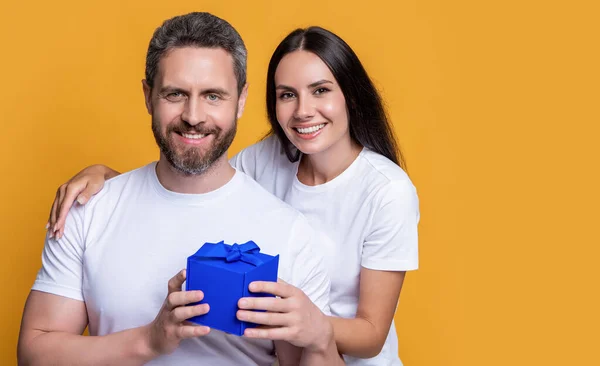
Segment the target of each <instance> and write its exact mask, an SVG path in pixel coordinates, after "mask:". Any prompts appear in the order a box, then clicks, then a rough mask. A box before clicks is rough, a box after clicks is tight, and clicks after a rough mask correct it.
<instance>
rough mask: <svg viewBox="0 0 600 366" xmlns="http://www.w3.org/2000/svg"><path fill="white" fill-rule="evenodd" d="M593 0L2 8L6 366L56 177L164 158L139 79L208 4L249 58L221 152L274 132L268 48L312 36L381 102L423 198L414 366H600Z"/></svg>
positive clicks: (0, 219)
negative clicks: (178, 29)
mask: <svg viewBox="0 0 600 366" xmlns="http://www.w3.org/2000/svg"><path fill="white" fill-rule="evenodd" d="M596 4H597V2H596V1H588V2H584V1H581V0H573V1H569V2H567V1H562V2H559V1H515V0H508V1H481V0H477V1H475V0H472V1H469V0H454V1H441V0H399V1H391V0H390V1H385V2H382V1H373V0H372V1H343V0H335V1H323V0H318V1H317V0H306V1H237V2H236V1H228V2H218V1H151V0H146V1H141V0H136V1H123V0H104V1H81V0H78V1H34V2H28V1H20V2H17V1H7V0H4V1H3V2H2V5H0V82H1V83H0V121H1V123H2V125H1V131H2V132H1V138H0V158H1V159H2V160H1V163H2V164H1V167H2V179H1V180H0V195H1V196H0V202H1V205H2V206H1V207H2V209H1V210H0V215H1V216H0V233H1V239H0V240H1V249H2V254H1V255H0V274H1V276H0V278H1V280H2V283H1V288H2V299H1V301H0V304H1V305H0V307H1V308H0V316H1V317H2V318H1V319H2V323H1V324H2V326H1V328H0V364H2V365H5V364H6V365H8V364H14V363H15V362H16V361H15V360H16V357H15V354H16V341H17V335H18V330H19V322H20V317H21V312H22V307H23V304H24V301H25V298H26V295H27V293H28V291H29V288H30V286H31V285H32V282H33V280H34V278H35V274H36V271H37V270H38V268H39V266H40V254H41V249H42V246H43V237H44V225H45V223H46V218H47V215H48V211H49V207H50V203H51V202H52V199H53V197H54V192H55V189H56V188H57V186H58V185H59V184H60V183H63V182H64V181H65V180H66V179H67V178H68V177H70V176H72V175H73V174H75V173H76V172H77V171H78V170H80V169H81V168H83V167H84V166H86V165H89V164H92V163H98V162H101V163H105V164H108V165H110V166H112V167H114V168H116V169H118V170H121V171H124V170H130V169H132V168H135V167H138V166H141V165H143V164H145V163H147V162H149V161H151V160H154V159H156V158H157V156H158V155H157V149H156V147H155V143H154V140H153V138H152V135H151V132H150V119H149V117H148V116H147V115H146V111H145V109H144V104H143V97H142V87H141V83H140V80H141V79H142V77H143V72H144V58H145V52H146V47H147V44H148V41H149V39H150V37H151V34H152V32H153V30H154V28H155V27H157V26H158V25H159V24H160V23H161V22H162V21H163V20H164V19H166V18H168V17H171V16H173V15H176V14H181V13H185V12H189V11H200V10H203V11H210V12H213V13H214V14H216V15H218V16H221V17H224V18H225V19H227V20H228V21H230V22H231V23H232V24H233V25H234V26H235V27H236V28H237V29H238V30H239V32H240V33H241V34H242V36H243V37H244V39H245V42H246V45H247V47H248V49H249V52H250V53H249V82H250V84H251V88H250V98H249V102H248V106H247V109H246V113H245V115H244V117H243V119H242V120H241V121H240V125H239V132H238V136H237V138H236V140H235V142H234V145H233V148H232V149H231V153H235V152H237V151H239V149H241V148H243V147H245V146H247V145H249V144H251V143H252V142H254V141H256V140H257V138H258V137H259V136H261V135H262V134H263V133H264V132H265V131H266V129H267V125H266V122H265V118H264V116H265V112H264V80H265V74H266V67H267V63H268V59H269V57H270V55H271V52H272V51H273V49H274V47H275V46H276V45H277V43H278V42H279V41H280V40H281V39H282V38H283V37H284V36H285V34H287V33H288V32H289V31H291V30H292V29H294V28H295V27H298V26H307V25H311V24H318V25H322V26H324V27H326V28H329V29H331V30H333V31H334V32H336V33H338V34H339V35H340V36H341V37H343V38H344V39H345V40H346V41H347V42H348V43H349V44H350V45H351V46H352V47H353V48H354V50H355V51H356V52H357V53H358V55H359V57H360V58H361V60H362V61H363V62H364V64H365V66H366V68H367V70H368V72H369V73H370V75H371V76H372V78H373V79H374V81H375V82H376V84H377V86H378V87H379V88H380V89H381V91H382V93H383V96H384V97H385V100H386V101H387V105H388V107H389V112H390V114H391V116H392V120H393V123H394V125H395V129H396V131H397V133H398V135H399V137H400V140H401V144H402V147H403V150H404V152H405V154H406V157H407V161H408V166H409V172H410V174H411V177H412V179H413V180H414V183H415V184H416V186H417V188H418V191H419V195H420V198H421V210H422V222H421V225H420V235H421V240H420V254H421V257H420V259H421V269H420V270H419V271H418V272H415V273H410V274H409V275H408V277H407V282H406V285H405V289H404V291H403V294H402V297H401V301H400V306H399V309H398V314H397V318H396V319H397V327H398V331H399V338H400V353H401V354H402V358H403V360H404V363H405V365H407V366H420V365H424V366H433V365H444V366H475V365H477V366H480V365H489V366H493V365H503V366H504V365H600V356H599V355H598V350H597V347H598V328H599V326H600V324H599V323H600V322H599V316H598V311H599V309H600V301H599V299H598V280H599V279H600V276H599V271H598V268H599V267H600V255H599V254H600V249H599V246H600V237H599V235H598V229H597V228H595V225H596V224H598V219H599V217H600V215H599V214H598V210H599V204H600V202H599V201H600V200H599V195H598V192H597V190H598V189H599V187H600V184H599V183H600V182H599V179H598V173H597V171H596V170H597V169H598V160H597V159H598V157H599V154H598V144H599V142H598V139H599V138H600V133H599V128H598V124H599V123H600V118H599V117H600V113H599V111H598V109H599V108H598V106H599V99H600V98H599V97H600V92H599V89H600V75H599V71H598V69H599V65H600V57H599V52H598V48H599V40H600V37H599V36H600V27H599V25H598V23H599V21H598V19H599V15H600V12H599V7H598V5H596Z"/></svg>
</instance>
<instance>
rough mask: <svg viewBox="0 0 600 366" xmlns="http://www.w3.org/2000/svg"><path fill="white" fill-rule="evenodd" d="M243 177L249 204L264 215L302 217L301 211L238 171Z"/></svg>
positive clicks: (245, 194) (245, 195)
mask: <svg viewBox="0 0 600 366" xmlns="http://www.w3.org/2000/svg"><path fill="white" fill-rule="evenodd" d="M237 174H241V175H242V176H243V179H244V182H243V192H242V193H243V195H244V197H245V198H246V199H248V204H250V205H254V206H257V207H258V208H260V210H261V212H262V213H270V212H271V213H272V212H279V213H282V214H284V213H285V214H287V215H290V216H294V217H302V214H301V213H300V211H298V210H297V209H295V208H294V207H292V206H290V205H289V204H288V203H286V202H284V201H283V200H281V199H280V198H278V197H277V196H275V195H274V194H272V193H271V192H269V191H267V190H266V189H265V188H263V187H262V186H261V185H260V184H259V183H258V182H257V181H255V180H254V179H252V177H250V176H249V175H247V174H245V173H243V172H241V171H238V173H237Z"/></svg>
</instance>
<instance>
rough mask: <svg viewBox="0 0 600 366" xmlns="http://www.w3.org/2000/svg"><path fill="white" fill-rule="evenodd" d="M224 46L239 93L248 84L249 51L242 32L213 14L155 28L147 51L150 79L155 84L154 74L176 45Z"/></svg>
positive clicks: (191, 16) (183, 18) (182, 18)
mask: <svg viewBox="0 0 600 366" xmlns="http://www.w3.org/2000/svg"><path fill="white" fill-rule="evenodd" d="M179 47H206V48H222V49H224V50H225V51H227V52H228V53H229V54H230V55H231V57H232V58H233V71H234V72H235V77H236V79H237V84H238V95H239V94H240V93H241V92H242V88H243V87H244V85H245V84H246V64H247V57H248V52H247V51H246V46H245V45H244V41H243V40H242V37H241V36H240V34H239V33H238V32H237V31H236V30H235V28H233V27H232V26H231V24H229V23H228V22H226V21H225V20H223V19H221V18H219V17H216V16H214V15H212V14H209V13H199V12H195V13H189V14H186V15H179V16H176V17H174V18H171V19H169V20H166V21H165V22H164V23H163V24H162V25H161V26H160V27H158V28H157V29H156V30H155V31H154V35H153V36H152V39H151V40H150V45H149V46H148V53H147V54H146V82H147V83H148V85H149V86H150V87H153V86H154V77H155V76H156V72H157V70H158V63H159V61H160V59H161V57H162V56H164V55H165V53H167V52H168V51H170V50H172V49H173V48H179Z"/></svg>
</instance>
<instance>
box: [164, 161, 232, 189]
mask: <svg viewBox="0 0 600 366" xmlns="http://www.w3.org/2000/svg"><path fill="white" fill-rule="evenodd" d="M156 175H157V176H158V181H159V182H160V184H161V185H162V186H163V187H165V188H166V189H168V190H169V191H172V192H177V193H187V194H202V193H208V192H211V191H214V190H216V189H219V188H221V187H223V186H224V185H225V184H227V182H229V181H230V180H231V178H233V176H234V175H235V169H234V168H233V167H232V166H231V165H230V164H229V161H228V160H227V154H223V156H221V157H220V158H219V159H218V160H216V161H215V162H214V163H213V164H212V165H211V166H210V168H208V169H207V170H206V171H205V172H203V173H202V174H198V175H186V174H183V173H182V172H180V171H179V170H177V169H175V168H174V167H173V166H172V165H171V164H170V163H169V162H168V161H167V159H166V158H165V157H164V156H163V155H162V154H161V156H160V160H159V161H158V164H157V165H156Z"/></svg>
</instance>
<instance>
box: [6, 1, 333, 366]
mask: <svg viewBox="0 0 600 366" xmlns="http://www.w3.org/2000/svg"><path fill="white" fill-rule="evenodd" d="M143 90H144V96H145V102H146V108H147V109H148V112H149V114H150V115H151V116H152V130H153V132H154V136H155V139H156V142H157V144H158V146H159V147H160V151H161V154H160V159H159V161H158V163H152V164H149V165H147V166H145V167H142V168H139V169H137V170H134V171H132V172H128V173H125V174H122V175H120V176H119V177H117V178H115V179H112V180H111V181H109V182H107V184H106V186H105V188H104V189H103V191H102V192H101V193H100V194H98V195H97V196H96V197H94V198H93V199H92V200H91V201H90V202H89V203H88V204H87V205H85V206H79V207H76V208H74V209H73V210H72V211H71V213H70V215H69V217H68V219H67V223H66V225H65V231H64V234H63V236H62V237H61V238H59V239H51V238H47V240H46V245H45V247H44V252H43V256H42V263H43V266H42V269H41V270H40V271H39V273H38V276H37V279H36V281H35V284H34V286H33V289H32V291H31V293H30V295H29V298H28V300H27V304H26V306H25V311H24V315H23V321H22V325H21V333H20V336H19V349H18V356H19V363H20V364H60V365H63V364H78V365H85V364H94V365H97V364H143V363H151V364H169V365H175V364H185V365H187V364H205V365H245V364H259V365H267V364H272V363H273V361H274V360H275V356H273V354H274V353H275V352H274V351H275V350H274V349H273V348H275V349H276V352H277V355H278V358H279V362H280V364H297V363H300V362H301V363H303V364H328V365H329V364H335V363H339V362H342V361H341V359H340V358H339V355H338V354H337V350H336V347H335V343H334V341H333V333H332V329H331V326H330V325H329V323H328V321H327V320H326V317H325V315H324V314H323V313H322V312H321V310H320V309H326V308H327V302H328V291H329V279H328V277H327V274H326V270H325V268H324V267H323V263H322V260H321V256H320V255H319V254H318V253H317V252H315V249H314V247H315V244H316V241H317V239H316V237H317V234H316V233H315V232H313V230H312V229H311V228H310V227H309V225H308V223H307V222H306V220H305V218H304V217H303V216H302V215H301V214H299V213H298V212H297V211H295V210H293V209H292V208H291V207H289V206H287V205H286V204H284V203H283V202H281V201H279V200H278V199H276V198H275V197H274V196H272V195H270V194H269V193H267V192H266V191H264V190H263V189H262V188H261V187H260V186H259V185H258V184H257V183H255V182H254V181H253V180H252V179H250V178H249V177H247V176H245V175H244V174H242V173H239V172H236V170H235V169H233V168H232V167H231V165H229V163H228V161H227V149H228V148H229V146H230V144H231V142H232V140H233V138H234V136H235V131H236V121H237V118H239V117H241V115H242V112H243V110H244V104H245V101H246V96H247V85H246V49H245V46H244V43H243V41H242V39H241V38H240V36H239V34H238V33H237V32H236V31H235V29H233V27H231V25H229V24H228V23H227V22H225V21H223V20H222V19H219V18H217V17H215V16H213V15H210V14H207V13H192V14H187V15H184V16H179V17H175V18H173V19H170V20H168V21H166V22H165V23H164V24H163V25H162V26H161V27H159V28H158V29H157V30H156V31H155V33H154V35H153V37H152V40H151V42H150V46H149V48H148V53H147V57H146V79H145V80H144V82H143ZM221 240H224V241H225V242H226V243H244V242H246V241H248V240H253V241H255V242H256V243H258V244H259V245H260V247H261V249H262V250H261V251H262V252H264V253H267V254H271V255H275V254H280V266H279V277H280V278H281V279H283V280H284V281H285V282H287V283H289V284H287V283H268V282H256V283H254V284H253V285H251V288H250V290H251V291H253V292H268V293H272V294H274V295H277V296H278V297H277V298H269V299H268V301H258V302H257V303H260V304H261V306H262V309H263V310H267V311H268V312H267V313H260V312H258V313H256V312H248V311H241V312H239V313H238V316H240V317H241V316H244V317H246V319H254V320H260V321H263V322H264V323H268V324H269V325H271V326H273V327H278V328H280V329H281V330H282V331H281V332H278V333H277V334H278V335H279V339H277V340H275V342H272V341H271V340H267V339H257V338H255V337H256V335H257V334H258V335H259V336H260V334H262V332H260V331H259V332H254V333H253V332H252V331H248V333H247V334H246V335H248V336H249V337H237V336H234V335H230V334H226V333H223V332H220V331H217V330H210V329H208V328H207V327H204V326H199V325H195V324H192V323H188V322H186V319H189V318H191V317H193V316H196V315H202V314H206V313H207V312H209V311H210V304H200V305H194V306H186V305H188V304H191V303H195V302H198V301H200V300H202V298H203V293H202V292H201V291H189V292H186V291H181V287H182V284H183V282H184V281H185V271H183V270H182V271H179V270H180V269H181V268H183V267H184V266H185V262H186V258H187V257H188V256H189V255H191V254H193V253H194V252H195V251H196V250H197V249H198V248H199V247H200V246H201V245H202V244H203V243H205V242H212V243H215V242H219V241H221ZM177 271H179V273H177ZM174 273H177V274H176V275H175V276H174V277H172V278H171V279H170V280H169V278H170V277H171V276H172V275H173V274H174ZM167 284H168V285H167ZM226 290H227V289H224V291H226ZM309 298H310V300H309ZM311 300H312V302H311ZM290 304H292V305H293V306H291V305H290ZM255 308H260V306H259V307H255ZM319 308H320V309H319ZM252 314H256V316H252ZM269 314H274V315H275V316H272V317H269ZM267 318H268V319H267ZM300 322H302V323H303V324H302V325H303V326H304V329H310V330H311V331H310V332H298V331H294V330H295V329H297V328H294V327H295V326H298V325H299V323H300ZM306 323H309V324H306ZM86 326H88V327H89V331H90V334H91V335H92V336H91V337H84V336H82V335H81V334H82V333H83V331H84V329H85V327H86ZM253 334H254V337H252V335H253ZM273 344H274V346H273Z"/></svg>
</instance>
